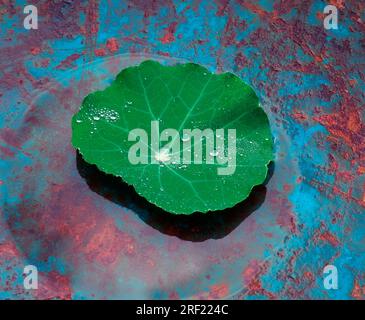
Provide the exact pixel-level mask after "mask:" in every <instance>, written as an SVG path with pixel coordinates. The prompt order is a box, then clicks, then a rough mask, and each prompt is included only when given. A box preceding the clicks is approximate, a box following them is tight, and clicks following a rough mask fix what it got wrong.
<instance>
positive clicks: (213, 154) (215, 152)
mask: <svg viewBox="0 0 365 320" xmlns="http://www.w3.org/2000/svg"><path fill="white" fill-rule="evenodd" d="M209 155H211V156H212V157H216V156H217V155H219V152H218V151H217V150H214V151H210V152H209Z"/></svg>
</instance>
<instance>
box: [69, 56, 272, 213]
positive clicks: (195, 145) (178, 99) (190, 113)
mask: <svg viewBox="0 0 365 320" xmlns="http://www.w3.org/2000/svg"><path fill="white" fill-rule="evenodd" d="M72 144H73V146H74V147H75V148H77V149H78V150H79V152H80V153H81V155H82V156H83V158H84V159H85V161H87V162H88V163H91V164H95V165H96V166H97V167H98V168H99V169H100V170H102V171H104V172H105V173H108V174H112V175H115V176H119V177H121V178H122V179H123V180H124V181H125V182H126V183H127V184H129V185H132V186H133V187H134V188H135V190H136V192H137V193H138V194H140V195H141V196H143V197H144V198H146V199H147V200H148V201H149V202H151V203H153V204H155V205H157V206H158V207H161V208H162V209H164V210H166V211H168V212H170V213H176V214H191V213H193V212H207V211H214V210H222V209H225V208H230V207H233V206H234V205H235V204H237V203H238V202H240V201H242V200H244V199H245V198H247V197H248V195H249V194H250V192H251V190H252V188H253V187H254V186H255V185H259V184H261V183H263V182H264V180H265V177H266V175H267V171H268V168H267V166H268V164H269V162H270V161H271V160H273V139H272V136H271V132H270V126H269V121H268V118H267V115H266V114H265V112H264V110H263V109H262V108H261V107H260V105H259V100H258V97H257V95H256V94H255V92H254V91H253V89H252V88H251V87H250V86H248V85H247V84H245V83H244V82H243V81H242V80H240V79H239V78H238V77H237V76H235V75H234V74H232V73H222V74H214V73H211V72H209V71H208V70H207V69H206V68H204V67H202V66H200V65H198V64H194V63H186V64H176V65H173V66H163V65H161V64H160V63H158V62H155V61H150V60H148V61H144V62H142V63H141V64H140V65H138V66H134V67H129V68H126V69H124V70H122V71H121V72H120V73H119V74H118V76H117V77H116V79H115V80H114V82H113V83H112V84H111V85H110V86H109V87H107V88H106V89H105V90H103V91H96V92H93V93H90V94H89V95H88V96H87V97H86V98H85V99H84V100H83V102H82V105H81V108H80V110H79V111H78V112H77V113H76V114H75V115H74V116H73V118H72Z"/></svg>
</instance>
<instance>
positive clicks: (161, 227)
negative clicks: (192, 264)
mask: <svg viewBox="0 0 365 320" xmlns="http://www.w3.org/2000/svg"><path fill="white" fill-rule="evenodd" d="M76 167H77V170H78V172H79V174H80V176H81V177H82V178H84V179H85V181H86V183H87V185H88V186H89V188H90V189H91V190H92V191H93V192H96V193H97V194H99V195H101V196H102V197H104V198H105V199H107V200H110V201H112V202H114V203H116V204H118V205H120V206H122V207H126V208H128V209H131V210H132V211H133V212H135V213H136V214H137V215H138V217H139V218H140V219H141V220H142V221H143V222H145V223H146V224H148V225H150V226H151V227H153V228H154V229H156V230H158V231H160V232H161V233H163V234H166V235H169V236H175V237H178V238H180V239H181V240H185V241H192V242H202V241H205V240H208V239H220V238H223V237H225V236H227V235H228V234H229V233H231V232H232V231H233V230H234V229H235V228H237V227H238V226H239V225H240V224H241V223H242V221H244V220H245V219H246V218H247V217H248V216H249V215H250V214H251V213H253V212H254V211H256V210H257V209H258V208H259V207H260V206H261V205H262V203H263V202H264V200H265V197H266V184H267V182H268V181H269V180H270V178H271V177H272V175H273V173H274V169H275V164H274V162H270V164H269V171H268V175H267V177H266V179H265V181H264V183H263V184H262V185H259V186H255V187H254V188H253V189H252V191H251V194H250V195H249V197H248V198H247V199H245V200H244V201H242V202H240V203H238V204H237V205H235V206H234V207H232V208H229V209H225V210H219V211H214V212H208V213H200V212H196V213H193V214H191V215H175V214H171V213H168V212H166V211H164V210H163V209H161V208H159V207H157V206H155V205H154V204H151V203H149V202H148V201H147V200H146V199H145V198H143V197H142V196H140V195H139V194H137V192H136V191H135V190H134V188H133V187H132V186H129V185H128V184H127V183H125V182H124V181H123V180H122V179H121V178H119V177H115V176H113V175H110V174H106V173H104V172H102V171H100V170H99V169H98V168H97V167H96V166H95V165H92V164H89V163H87V162H86V161H85V160H84V159H83V158H82V156H81V154H80V153H79V152H76Z"/></svg>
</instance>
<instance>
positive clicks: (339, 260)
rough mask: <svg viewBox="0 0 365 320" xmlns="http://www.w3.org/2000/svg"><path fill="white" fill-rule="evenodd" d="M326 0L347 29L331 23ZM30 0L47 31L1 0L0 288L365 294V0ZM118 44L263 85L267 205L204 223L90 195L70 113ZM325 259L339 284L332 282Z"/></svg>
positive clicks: (172, 294)
mask: <svg viewBox="0 0 365 320" xmlns="http://www.w3.org/2000/svg"><path fill="white" fill-rule="evenodd" d="M329 3H332V4H335V5H336V6H337V7H338V9H339V29H338V30H325V29H324V28H323V22H322V21H323V14H322V12H323V8H324V6H325V4H329ZM32 4H34V5H36V6H37V7H38V10H39V29H38V30H30V31H27V30H25V29H24V28H23V18H24V14H23V13H22V12H23V7H24V2H22V1H9V0H2V1H0V23H1V28H0V56H1V61H0V191H1V193H0V210H1V211H0V298H3V299H4V298H17V299H19V298H61V299H68V298H93V297H96V298H118V297H121V298H128V297H129V298H136V297H137V298H138V297H140V298H143V297H149V298H186V297H195V298H224V297H233V298H237V299H242V298H246V299H247V298H259V299H268V298H269V299H272V298H279V299H288V298H299V299H303V298H312V299H329V298H334V299H344V298H345V299H350V298H354V299H363V298H365V250H364V249H365V219H364V214H365V209H364V208H365V125H364V121H365V115H364V113H365V112H364V110H365V104H364V88H365V71H364V70H365V69H364V66H365V63H364V56H365V38H364V36H365V24H364V21H365V3H364V2H363V1H341V0H337V1H328V2H322V1H301V0H300V1H299V0H285V1H284V0H282V1H240V0H230V1H229V0H221V1H218V0H216V1H203V0H196V1H172V0H170V1H159V0H156V1H142V0H131V1H111V0H110V1H95V0H93V1H66V0H64V1H61V0H59V1H36V0H34V1H32ZM118 54H128V57H129V58H128V59H130V60H133V59H134V58H135V59H137V60H138V59H140V56H141V54H142V55H144V56H147V57H148V56H149V55H152V56H154V57H156V56H158V57H160V58H161V59H163V57H165V58H166V59H168V58H169V57H172V58H182V59H186V60H189V61H193V62H197V63H200V64H203V65H206V66H208V67H209V68H211V70H212V71H218V72H219V71H227V70H228V71H233V72H235V73H236V74H238V75H239V76H240V77H241V78H242V79H243V80H245V81H246V82H247V83H249V84H251V85H252V86H253V87H254V88H255V90H256V92H257V93H258V95H259V97H260V99H261V101H262V104H263V107H264V108H265V110H266V111H267V112H268V113H269V117H270V121H271V125H272V130H273V134H274V136H275V138H276V150H277V155H276V156H277V159H276V165H275V170H274V173H273V176H272V178H271V179H270V181H269V183H268V184H267V186H266V191H265V192H266V194H265V196H263V197H261V198H263V199H261V200H262V201H261V206H260V207H259V209H258V210H256V211H253V212H251V214H250V215H249V216H248V217H246V215H248V214H247V213H245V212H243V211H245V210H244V209H242V207H241V208H238V209H237V210H238V211H239V212H238V213H233V214H236V215H238V216H239V217H238V218H237V219H236V220H234V222H232V221H230V223H231V225H232V226H230V227H228V229H229V230H226V229H224V230H223V231H222V230H221V229H219V228H218V229H217V228H216V225H212V228H213V230H204V232H203V231H201V230H200V231H199V224H198V229H197V230H195V229H194V228H193V229H194V230H187V229H188V228H191V225H193V226H194V223H193V224H191V221H190V222H189V221H188V222H186V221H180V220H179V221H177V222H176V221H172V222H171V221H170V222H169V223H170V225H166V224H165V225H164V224H163V223H164V222H163V221H159V220H158V217H157V221H156V217H154V216H153V214H152V213H151V212H150V211H148V208H147V209H146V208H145V207H144V208H143V210H144V211H143V210H142V211H141V212H142V213H139V214H134V213H133V211H134V212H137V211H138V210H137V209H138V208H137V209H136V207H135V206H137V207H138V206H139V204H138V203H137V204H135V203H134V201H135V199H131V198H129V196H128V194H126V195H124V197H126V198H127V199H126V200H125V201H124V202H122V203H119V204H118V203H116V202H117V201H114V202H111V201H107V200H105V199H104V198H103V197H101V196H100V195H99V194H98V193H95V192H91V191H90V189H89V188H88V187H87V184H86V183H85V181H84V180H83V178H81V177H80V175H79V173H78V171H77V169H76V162H75V153H74V151H73V150H72V148H71V146H70V145H69V140H68V138H67V137H69V122H68V121H69V118H70V115H71V114H72V112H74V110H76V109H75V108H77V107H78V105H74V104H77V103H78V102H79V101H81V100H80V99H82V97H83V96H84V95H85V94H86V93H87V92H89V91H90V90H91V89H95V88H96V87H98V86H101V87H102V86H105V85H106V84H107V81H109V78H108V77H110V75H114V74H115V73H116V72H117V71H118V70H119V68H120V66H121V65H123V63H124V62H123V61H125V58H123V57H125V55H124V56H118ZM107 57H115V58H111V60H108V59H106V58H107ZM90 62H93V64H92V65H91V66H93V65H96V67H95V70H98V71H97V75H93V72H94V71H95V70H93V72H90V69H91V68H90V64H88V63H90ZM83 66H89V67H85V68H86V69H83ZM70 70H73V71H74V73H70ZM80 70H81V71H80ZM93 77H94V78H93ZM57 79H61V80H57ZM40 92H46V94H44V95H43V96H42V95H41V98H39V96H38V93H40ZM55 101H56V103H54V102H55ZM65 137H66V138H65ZM80 166H81V167H82V168H81V169H80ZM79 172H80V173H81V172H83V173H84V174H85V172H86V173H88V174H89V176H90V175H91V176H92V175H94V180H93V181H94V182H95V181H98V179H99V180H100V179H102V177H99V176H98V173H95V172H92V169H90V168H87V167H85V165H82V164H80V163H79ZM95 175H96V176H95ZM91 184H92V182H91ZM90 188H91V189H93V190H97V191H99V193H102V194H103V195H104V197H106V198H108V194H106V193H108V192H109V191H110V190H101V191H100V188H99V189H98V187H97V186H96V187H95V186H92V185H91V186H90ZM111 188H112V187H111ZM124 191H125V192H126V193H128V190H124ZM110 192H111V191H110ZM100 199H103V202H101V200H100ZM118 210H119V211H118ZM102 211H104V213H105V214H101V212H102ZM242 212H243V213H242ZM106 213H108V214H106ZM231 214H232V213H231ZM242 215H243V216H242ZM218 222H219V221H218ZM218 222H217V221H216V220H214V223H218ZM220 222H222V221H220ZM203 223H206V221H205V220H204V221H203ZM222 223H223V224H226V222H225V221H223V222H222ZM186 225H188V227H186ZM195 227H196V226H195ZM200 227H201V225H200ZM184 228H185V229H184ZM182 229H183V231H181V230H182ZM231 229H232V230H231ZM194 237H195V238H194ZM196 237H201V238H199V239H196ZM25 264H35V265H37V267H38V269H39V271H40V276H39V277H40V288H39V289H38V290H36V291H27V290H24V289H23V285H22V281H23V276H22V270H23V267H24V265H25ZM327 264H334V265H336V266H337V268H338V271H339V288H338V290H331V291H327V290H325V289H324V288H323V275H322V270H323V267H324V266H325V265H327Z"/></svg>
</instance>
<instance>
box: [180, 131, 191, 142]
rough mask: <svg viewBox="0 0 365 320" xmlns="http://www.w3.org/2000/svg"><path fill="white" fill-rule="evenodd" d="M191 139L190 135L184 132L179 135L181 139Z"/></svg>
mask: <svg viewBox="0 0 365 320" xmlns="http://www.w3.org/2000/svg"><path fill="white" fill-rule="evenodd" d="M190 139H191V137H190V135H188V134H186V133H184V134H183V135H182V137H181V141H184V142H185V141H189V140H190Z"/></svg>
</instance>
